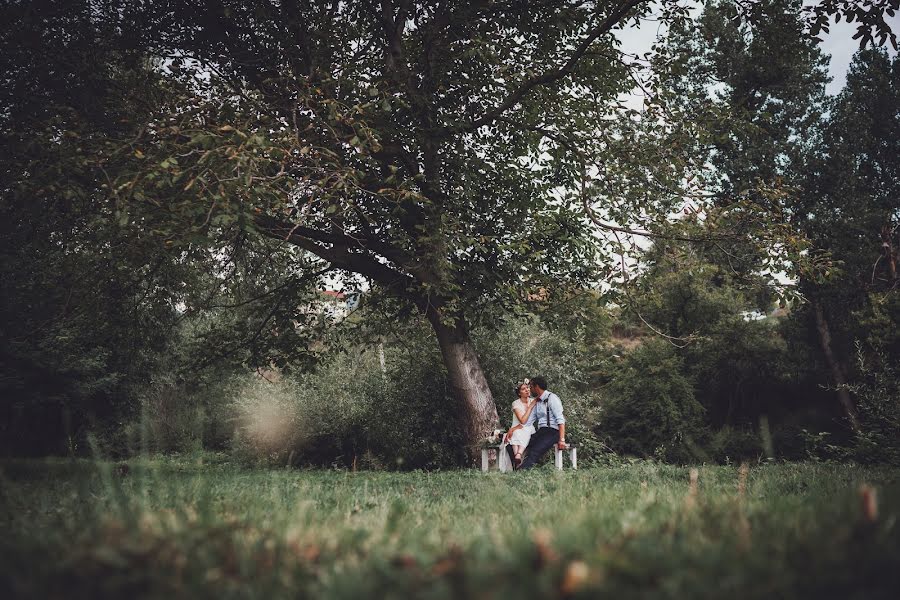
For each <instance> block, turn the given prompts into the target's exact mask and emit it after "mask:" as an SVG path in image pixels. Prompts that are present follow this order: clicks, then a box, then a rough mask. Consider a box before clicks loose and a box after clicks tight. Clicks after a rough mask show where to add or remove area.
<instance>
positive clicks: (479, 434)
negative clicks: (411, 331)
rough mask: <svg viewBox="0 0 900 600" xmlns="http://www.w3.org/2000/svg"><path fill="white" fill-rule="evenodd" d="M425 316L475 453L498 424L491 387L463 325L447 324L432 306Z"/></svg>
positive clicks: (461, 323)
mask: <svg viewBox="0 0 900 600" xmlns="http://www.w3.org/2000/svg"><path fill="white" fill-rule="evenodd" d="M425 314H426V316H427V317H428V321H429V322H430V323H431V326H432V328H433V329H434V333H435V335H436V336H437V340H438V345H439V346H440V349H441V355H442V356H443V358H444V366H446V367H447V374H448V377H449V379H450V387H451V391H452V393H453V397H454V398H455V399H456V400H457V402H459V405H460V411H461V413H462V415H463V419H464V422H463V425H464V427H465V434H466V440H467V443H468V445H469V446H470V449H471V450H473V451H474V449H475V447H477V446H478V445H479V443H480V442H481V440H482V439H484V437H485V436H486V435H488V433H490V431H491V430H493V429H494V428H495V427H496V426H497V423H498V422H499V419H498V417H497V407H496V405H495V404H494V397H493V395H492V394H491V388H490V387H489V386H488V382H487V378H486V377H485V376H484V370H482V368H481V363H480V362H479V360H478V354H477V353H476V352H475V348H474V346H473V345H472V340H471V339H470V337H469V331H468V328H467V327H466V325H465V322H464V321H462V320H461V319H455V320H454V322H453V324H452V325H448V324H447V323H446V322H444V321H443V320H442V319H441V316H442V315H441V312H440V310H439V309H437V308H434V307H428V308H427V309H426V311H425Z"/></svg>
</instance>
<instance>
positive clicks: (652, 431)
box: [600, 340, 705, 462]
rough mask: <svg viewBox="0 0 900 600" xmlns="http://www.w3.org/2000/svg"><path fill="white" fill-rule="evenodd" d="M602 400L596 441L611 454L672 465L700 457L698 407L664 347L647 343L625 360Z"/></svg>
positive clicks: (677, 363) (671, 350)
mask: <svg viewBox="0 0 900 600" xmlns="http://www.w3.org/2000/svg"><path fill="white" fill-rule="evenodd" d="M604 396H605V398H607V400H606V402H605V404H604V406H603V412H602V416H601V423H600V425H601V430H602V437H603V438H604V439H605V440H607V443H608V444H609V446H610V447H612V448H613V449H614V450H616V451H618V452H623V453H626V454H633V455H637V456H644V457H654V458H658V459H661V460H667V461H674V462H688V461H690V460H692V459H695V458H697V457H698V455H699V454H701V453H702V452H701V451H698V449H697V447H698V445H699V444H701V442H702V441H703V439H704V437H705V432H704V429H703V423H702V417H703V407H702V406H700V404H699V403H698V402H697V400H696V399H695V398H694V390H693V388H692V386H691V382H690V381H689V379H688V378H687V377H686V376H685V375H684V366H683V364H682V361H681V358H680V357H679V356H678V355H677V354H676V353H675V350H674V348H673V347H672V346H671V345H669V344H668V343H666V342H664V341H661V340H648V341H647V342H646V343H644V344H643V345H641V346H640V347H638V348H637V349H635V350H634V351H632V352H631V353H629V354H627V355H626V356H625V357H624V358H623V359H622V361H621V363H620V364H619V365H618V368H617V370H616V372H615V374H614V378H613V380H612V381H611V382H610V383H609V384H608V385H607V386H606V387H605V388H604Z"/></svg>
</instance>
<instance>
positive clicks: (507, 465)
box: [497, 398, 534, 473]
mask: <svg viewBox="0 0 900 600" xmlns="http://www.w3.org/2000/svg"><path fill="white" fill-rule="evenodd" d="M516 410H519V411H521V412H523V413H524V412H525V411H527V410H528V406H526V405H525V403H524V402H522V401H521V400H520V399H519V398H516V400H515V402H513V403H512V424H511V425H510V426H509V427H510V429H512V428H513V427H515V426H516V425H518V424H519V418H518V417H517V416H516ZM533 434H534V425H523V426H522V427H521V428H519V429H516V430H515V431H514V432H513V434H512V436H510V439H509V441H508V442H504V443H503V444H501V446H500V451H499V454H498V456H497V467H498V468H499V469H500V472H501V473H507V472H509V471H512V470H513V466H512V461H510V459H509V451H507V449H506V447H507V446H509V445H510V444H512V445H514V446H527V445H528V442H529V441H530V440H531V436H532V435H533Z"/></svg>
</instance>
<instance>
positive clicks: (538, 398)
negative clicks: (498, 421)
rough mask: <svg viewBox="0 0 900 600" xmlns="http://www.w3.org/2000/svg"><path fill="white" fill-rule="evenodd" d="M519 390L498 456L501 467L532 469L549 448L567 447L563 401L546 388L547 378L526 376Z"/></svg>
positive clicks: (507, 468)
mask: <svg viewBox="0 0 900 600" xmlns="http://www.w3.org/2000/svg"><path fill="white" fill-rule="evenodd" d="M516 394H517V395H518V398H517V399H516V401H515V402H513V404H512V411H513V419H512V426H511V427H510V429H509V431H507V432H506V435H504V436H503V444H502V445H501V446H500V453H499V456H498V461H499V463H500V465H499V466H500V470H501V471H509V470H512V469H514V470H519V469H530V468H531V467H533V466H534V465H536V464H537V462H538V461H539V460H540V459H541V458H542V457H543V456H544V455H545V454H546V453H547V451H548V450H550V448H552V447H554V446H556V447H557V448H558V449H560V450H565V449H566V448H568V446H567V444H566V418H565V417H564V416H563V406H562V402H561V401H560V399H559V396H557V395H556V394H554V393H553V392H550V391H548V390H547V380H546V379H544V378H543V377H532V378H531V379H530V380H528V379H526V380H525V381H523V382H521V383H519V384H518V385H517V386H516ZM507 461H508V462H507Z"/></svg>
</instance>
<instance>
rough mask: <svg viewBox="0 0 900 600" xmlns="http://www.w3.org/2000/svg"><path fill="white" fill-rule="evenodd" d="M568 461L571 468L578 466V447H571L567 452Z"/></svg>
mask: <svg viewBox="0 0 900 600" xmlns="http://www.w3.org/2000/svg"><path fill="white" fill-rule="evenodd" d="M569 462H570V463H572V468H573V469H577V468H578V448H572V450H571V452H570V453H569Z"/></svg>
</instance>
